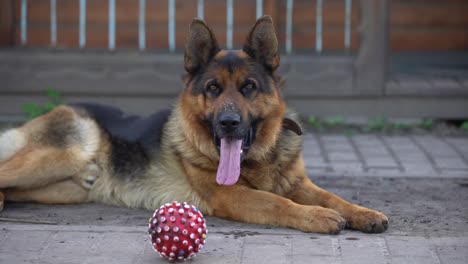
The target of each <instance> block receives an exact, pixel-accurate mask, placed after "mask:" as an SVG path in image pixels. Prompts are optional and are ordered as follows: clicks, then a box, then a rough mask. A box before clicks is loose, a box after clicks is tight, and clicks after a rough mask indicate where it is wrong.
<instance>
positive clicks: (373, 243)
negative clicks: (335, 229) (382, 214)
mask: <svg viewBox="0 0 468 264" xmlns="http://www.w3.org/2000/svg"><path fill="white" fill-rule="evenodd" d="M379 240H383V239H381V238H374V237H372V238H371V237H359V238H357V239H353V240H348V239H346V238H341V237H340V246H341V254H342V263H362V264H364V263H369V264H378V263H386V262H387V261H386V258H385V256H384V253H383V252H384V251H386V248H385V247H386V246H385V242H381V241H379Z"/></svg>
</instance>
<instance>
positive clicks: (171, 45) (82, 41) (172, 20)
mask: <svg viewBox="0 0 468 264" xmlns="http://www.w3.org/2000/svg"><path fill="white" fill-rule="evenodd" d="M27 1H28V0H21V17H20V19H21V23H20V31H21V44H22V45H26V44H27V41H28V36H27V26H28V21H27V12H28V10H27ZM108 1H109V4H108V5H109V10H108V12H109V21H108V24H109V25H108V29H109V30H108V31H109V32H108V49H109V50H114V49H115V48H116V11H115V9H116V0H108ZM197 1H198V2H197V16H198V17H199V18H200V19H203V18H204V6H205V5H204V0H197ZM234 1H235V0H226V46H227V48H228V49H230V48H232V46H233V34H234V30H235V28H234ZM285 1H286V11H285V12H286V25H285V27H286V28H285V32H286V37H285V43H284V45H285V50H286V53H287V54H291V53H292V52H293V43H292V42H293V41H292V38H293V37H292V34H293V6H294V0H285ZM343 1H344V2H345V18H344V21H345V22H344V43H343V45H344V49H345V50H349V49H350V47H351V15H352V13H351V12H352V0H343ZM86 2H87V1H86V0H79V47H80V48H86ZM315 2H316V14H315V16H316V24H315V32H316V35H315V51H316V53H318V54H320V53H322V50H323V45H322V35H323V23H322V21H323V5H324V1H323V0H316V1H315ZM138 4H139V19H138V47H139V49H140V50H141V51H144V50H145V49H146V34H147V33H146V28H145V24H146V23H145V13H146V0H139V2H138ZM255 6H256V16H257V18H258V17H261V16H262V15H263V0H256V5H255ZM176 12H177V10H176V5H175V0H168V14H169V15H168V50H169V52H174V51H175V49H176V39H175V31H176ZM312 26H313V25H311V27H312ZM50 45H51V46H52V47H56V45H57V0H50Z"/></svg>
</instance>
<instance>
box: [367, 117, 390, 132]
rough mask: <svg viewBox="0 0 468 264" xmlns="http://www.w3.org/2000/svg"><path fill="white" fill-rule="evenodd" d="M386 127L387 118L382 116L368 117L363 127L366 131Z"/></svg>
mask: <svg viewBox="0 0 468 264" xmlns="http://www.w3.org/2000/svg"><path fill="white" fill-rule="evenodd" d="M386 127H387V119H386V118H385V117H383V116H377V117H374V118H371V119H369V121H368V123H367V125H366V126H365V127H364V131H366V132H371V131H372V132H376V131H383V130H384V129H385V128H386Z"/></svg>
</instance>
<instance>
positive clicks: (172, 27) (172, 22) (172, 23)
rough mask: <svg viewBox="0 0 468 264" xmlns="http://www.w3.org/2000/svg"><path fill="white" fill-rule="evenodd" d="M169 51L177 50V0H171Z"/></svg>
mask: <svg viewBox="0 0 468 264" xmlns="http://www.w3.org/2000/svg"><path fill="white" fill-rule="evenodd" d="M168 27H169V28H168V30H169V35H168V42H169V51H170V52H174V51H175V0H169V23H168Z"/></svg>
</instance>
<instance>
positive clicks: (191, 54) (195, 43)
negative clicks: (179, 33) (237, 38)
mask: <svg viewBox="0 0 468 264" xmlns="http://www.w3.org/2000/svg"><path fill="white" fill-rule="evenodd" d="M218 51H219V46H218V41H217V40H216V38H215V36H214V34H213V32H212V31H211V29H210V28H209V27H208V26H207V25H206V24H205V22H203V21H202V20H200V19H197V18H195V19H193V21H192V24H190V31H189V33H188V36H187V39H186V41H185V70H186V71H187V72H188V73H195V72H196V71H198V70H199V69H200V68H201V67H202V66H204V65H206V64H208V62H209V61H210V60H211V59H212V58H213V56H214V55H215V54H216V53H217V52H218Z"/></svg>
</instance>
